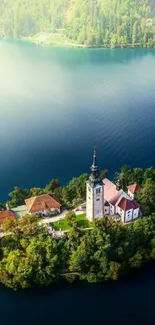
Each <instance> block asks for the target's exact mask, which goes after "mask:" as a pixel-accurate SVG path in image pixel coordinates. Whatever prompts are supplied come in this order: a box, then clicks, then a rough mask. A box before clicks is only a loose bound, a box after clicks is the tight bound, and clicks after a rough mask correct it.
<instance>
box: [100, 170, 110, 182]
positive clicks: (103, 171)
mask: <svg viewBox="0 0 155 325" xmlns="http://www.w3.org/2000/svg"><path fill="white" fill-rule="evenodd" d="M100 177H101V179H102V180H103V179H104V178H107V177H108V170H107V169H104V170H102V171H101V173H100Z"/></svg>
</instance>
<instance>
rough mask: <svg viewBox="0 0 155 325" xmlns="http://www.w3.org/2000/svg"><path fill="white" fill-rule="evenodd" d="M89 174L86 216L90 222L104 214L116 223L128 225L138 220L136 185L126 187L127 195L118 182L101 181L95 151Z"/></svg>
mask: <svg viewBox="0 0 155 325" xmlns="http://www.w3.org/2000/svg"><path fill="white" fill-rule="evenodd" d="M90 169H91V173H90V176H89V179H88V181H87V182H86V216H87V218H88V219H89V220H90V221H92V220H93V219H94V218H102V217H103V216H104V215H105V214H106V215H108V216H109V217H111V218H113V219H114V220H116V221H122V222H123V223H128V222H131V221H134V220H137V219H138V218H140V206H139V204H138V203H137V202H136V201H135V200H134V195H135V193H136V191H138V190H139V189H140V187H139V185H138V184H131V185H130V186H128V193H126V192H125V191H123V190H122V188H121V182H120V180H118V181H117V183H116V184H114V183H112V182H111V181H110V180H108V179H107V178H105V179H103V180H101V178H100V176H99V168H98V166H97V159H96V151H94V154H93V164H92V166H91V168H90Z"/></svg>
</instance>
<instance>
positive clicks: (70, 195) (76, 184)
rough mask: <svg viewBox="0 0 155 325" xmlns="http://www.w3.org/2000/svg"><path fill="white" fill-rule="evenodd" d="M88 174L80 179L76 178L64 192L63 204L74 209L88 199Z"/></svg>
mask: <svg viewBox="0 0 155 325" xmlns="http://www.w3.org/2000/svg"><path fill="white" fill-rule="evenodd" d="M87 180H88V174H82V175H81V176H79V177H74V178H72V180H71V181H70V182H69V184H68V185H67V186H66V187H64V189H63V191H62V198H63V202H64V203H65V204H66V205H67V206H69V207H74V206H76V205H78V204H80V203H82V202H83V201H84V200H85V199H86V181H87Z"/></svg>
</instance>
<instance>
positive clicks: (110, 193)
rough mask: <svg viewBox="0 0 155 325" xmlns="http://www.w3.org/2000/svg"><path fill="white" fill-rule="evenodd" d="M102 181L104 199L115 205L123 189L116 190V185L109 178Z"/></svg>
mask: <svg viewBox="0 0 155 325" xmlns="http://www.w3.org/2000/svg"><path fill="white" fill-rule="evenodd" d="M103 183H104V199H105V200H106V201H108V202H110V203H111V204H113V205H115V204H116V202H117V200H118V199H119V197H120V195H121V194H122V193H123V190H122V189H121V190H119V191H118V190H117V189H116V185H115V184H114V183H112V182H111V181H109V179H107V178H105V179H104V180H103Z"/></svg>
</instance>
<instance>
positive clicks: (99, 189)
mask: <svg viewBox="0 0 155 325" xmlns="http://www.w3.org/2000/svg"><path fill="white" fill-rule="evenodd" d="M103 195H104V193H103V186H96V187H95V188H94V218H103V215H104V196H103Z"/></svg>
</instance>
